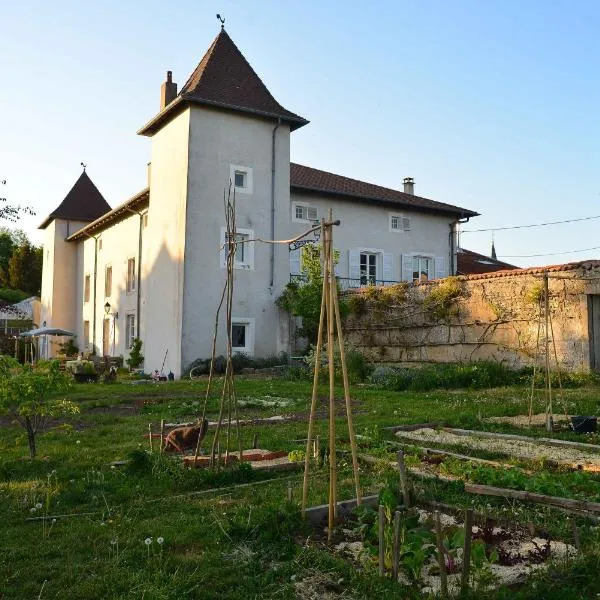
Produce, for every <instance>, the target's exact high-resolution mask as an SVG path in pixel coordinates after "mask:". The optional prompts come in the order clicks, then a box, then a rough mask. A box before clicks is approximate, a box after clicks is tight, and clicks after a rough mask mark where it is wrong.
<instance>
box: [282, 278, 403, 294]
mask: <svg viewBox="0 0 600 600" xmlns="http://www.w3.org/2000/svg"><path fill="white" fill-rule="evenodd" d="M336 279H337V282H338V284H339V286H340V290H341V291H342V292H345V291H348V290H355V289H357V288H361V287H365V286H367V285H373V286H386V285H397V284H399V283H402V281H388V280H385V279H372V278H370V277H366V276H363V277H360V278H358V279H351V278H350V277H336ZM305 281H306V276H305V275H290V282H295V283H302V282H305Z"/></svg>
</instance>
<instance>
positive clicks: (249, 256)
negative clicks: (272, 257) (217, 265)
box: [221, 227, 254, 269]
mask: <svg viewBox="0 0 600 600" xmlns="http://www.w3.org/2000/svg"><path fill="white" fill-rule="evenodd" d="M253 238H254V231H252V230H251V229H238V230H237V231H236V232H235V241H236V247H235V255H234V261H233V267H234V269H254V242H250V241H248V240H251V239H253ZM228 249H229V248H228V246H227V232H226V230H225V227H221V268H222V269H225V268H226V267H227V252H228Z"/></svg>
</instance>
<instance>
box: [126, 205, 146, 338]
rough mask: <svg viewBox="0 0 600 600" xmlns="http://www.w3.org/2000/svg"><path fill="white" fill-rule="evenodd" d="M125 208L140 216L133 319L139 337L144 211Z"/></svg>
mask: <svg viewBox="0 0 600 600" xmlns="http://www.w3.org/2000/svg"><path fill="white" fill-rule="evenodd" d="M127 210H128V211H129V212H131V213H133V214H135V215H137V216H138V217H139V218H140V222H139V228H138V264H137V290H136V292H137V293H136V299H135V301H136V321H135V334H136V335H135V337H137V338H138V339H140V325H141V323H142V313H141V311H142V299H141V294H142V290H141V288H142V230H143V227H142V225H143V219H144V213H141V212H138V211H137V210H133V209H132V208H127Z"/></svg>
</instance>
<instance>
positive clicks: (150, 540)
mask: <svg viewBox="0 0 600 600" xmlns="http://www.w3.org/2000/svg"><path fill="white" fill-rule="evenodd" d="M151 543H152V538H146V539H145V540H144V544H146V546H149V545H150V544H151Z"/></svg>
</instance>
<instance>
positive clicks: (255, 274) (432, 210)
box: [40, 30, 477, 376]
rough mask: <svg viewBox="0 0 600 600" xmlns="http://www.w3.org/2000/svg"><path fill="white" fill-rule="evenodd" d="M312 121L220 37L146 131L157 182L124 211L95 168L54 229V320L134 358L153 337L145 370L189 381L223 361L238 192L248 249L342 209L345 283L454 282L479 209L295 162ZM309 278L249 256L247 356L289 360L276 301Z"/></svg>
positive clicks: (50, 240)
mask: <svg viewBox="0 0 600 600" xmlns="http://www.w3.org/2000/svg"><path fill="white" fill-rule="evenodd" d="M307 123H308V121H307V120H306V119H304V118H302V117H300V116H298V115H296V114H294V113H292V112H290V111H289V110H287V109H285V108H284V107H282V106H281V105H280V104H279V103H278V102H277V101H276V100H275V99H274V98H273V96H271V94H270V93H269V91H268V90H267V88H266V87H265V85H264V84H263V82H262V81H261V80H260V78H259V77H258V76H257V74H256V73H255V72H254V71H253V69H252V67H251V66H250V65H249V64H248V62H247V61H246V59H245V58H244V57H243V56H242V54H241V52H240V51H239V50H238V48H237V47H236V46H235V44H234V43H233V41H232V40H231V38H230V37H229V35H228V34H227V32H226V31H225V30H221V32H220V33H219V35H218V36H217V37H216V38H215V40H214V41H213V43H212V45H211V46H210V48H209V49H208V51H207V53H206V54H205V56H204V57H203V58H202V60H201V61H200V63H199V64H198V66H197V67H196V69H195V70H194V72H193V73H192V75H191V76H190V77H189V79H188V80H187V82H186V83H185V85H184V86H183V88H182V89H181V91H180V92H179V93H178V92H177V85H176V84H175V83H174V82H173V81H172V77H171V73H170V72H169V73H168V74H167V81H166V82H165V83H164V84H163V85H162V88H161V106H160V111H159V113H158V114H157V115H156V116H155V117H154V118H153V119H151V120H150V121H149V122H148V123H146V125H144V126H143V127H142V128H141V129H140V131H139V132H138V133H139V134H140V135H144V136H147V137H149V138H150V142H151V162H150V165H149V169H148V187H147V188H146V189H144V190H142V191H141V192H140V193H138V194H136V195H135V196H134V197H133V198H130V199H129V200H127V201H126V202H124V203H123V204H121V205H120V206H118V207H117V208H114V209H112V210H111V209H110V207H109V206H108V204H107V203H106V201H105V200H104V198H103V197H102V195H101V194H100V192H99V191H98V190H97V189H96V187H95V186H94V184H93V183H92V182H91V180H90V179H89V177H88V175H87V174H86V173H85V172H84V173H83V174H82V175H81V177H80V178H79V180H78V181H77V182H76V184H75V186H74V187H73V189H72V190H71V191H70V192H69V194H68V195H67V197H66V198H65V200H64V201H63V202H62V203H61V204H60V205H59V207H58V208H57V209H56V210H55V211H54V212H53V213H52V214H51V215H50V216H49V217H48V218H47V219H46V220H45V221H44V223H43V224H42V225H41V228H42V229H45V236H46V237H45V242H44V267H43V269H44V270H43V281H42V316H41V317H40V318H41V320H42V321H45V322H46V324H47V325H48V326H53V327H63V328H65V329H70V330H74V331H76V332H77V336H78V343H79V345H80V347H85V348H86V349H88V350H95V351H96V352H97V353H102V354H105V355H127V352H128V349H129V347H130V345H131V341H132V340H133V339H134V338H135V337H140V338H141V339H142V340H143V353H144V355H145V368H146V370H151V369H154V368H159V369H160V368H161V366H162V364H163V361H164V369H165V372H166V371H168V370H172V371H173V372H174V373H175V374H176V375H177V376H179V375H180V374H181V372H182V371H183V370H184V369H185V367H186V366H187V365H188V364H190V363H191V362H192V361H193V360H194V359H196V358H199V357H202V358H206V357H208V356H209V355H210V349H211V343H212V335H213V326H214V316H215V311H216V307H217V304H218V302H219V299H220V294H221V290H222V286H223V282H224V280H225V268H224V261H223V255H222V251H221V250H220V247H221V246H222V244H223V241H224V236H225V222H224V209H223V194H224V191H225V190H226V189H227V187H228V185H229V182H231V183H232V184H233V185H234V187H235V193H236V203H237V214H236V219H237V235H239V236H241V237H246V238H248V239H249V238H255V237H256V238H263V239H289V238H291V237H293V236H294V235H297V234H298V233H300V232H302V231H303V230H305V229H306V228H307V225H310V224H311V223H312V222H313V221H315V220H317V219H319V218H321V217H322V216H325V215H326V212H327V211H328V210H329V209H330V208H331V209H333V212H334V216H335V218H336V219H340V220H341V226H340V227H338V228H337V229H336V231H335V247H336V249H337V250H339V251H340V257H341V258H340V262H339V265H338V267H337V271H338V273H337V274H338V276H339V277H340V280H341V282H342V285H344V286H345V287H348V286H358V285H360V284H365V283H368V282H380V281H383V282H392V281H401V280H407V281H413V280H416V279H423V278H434V277H443V276H446V275H448V274H451V273H453V272H454V271H455V256H456V252H455V230H456V227H457V223H458V222H459V221H461V220H464V219H468V218H470V217H472V216H475V215H476V214H477V213H475V212H473V211H470V210H466V209H463V208H460V207H457V206H451V205H448V204H443V203H441V202H436V201H434V200H429V199H426V198H421V197H419V196H416V195H415V194H414V189H413V187H414V184H413V181H412V179H410V178H407V179H405V182H404V189H403V191H397V190H392V189H387V188H383V187H380V186H376V185H372V184H370V183H366V182H363V181H357V180H355V179H350V178H347V177H342V176H339V175H334V174H332V173H328V172H325V171H320V170H318V169H313V168H311V167H306V166H302V165H297V164H293V163H290V138H291V134H292V133H293V131H294V130H296V129H298V128H299V127H303V126H304V125H306V124H307ZM299 272H300V253H299V251H298V250H291V251H290V249H289V248H288V247H285V246H283V245H266V244H261V243H258V242H251V243H248V244H244V245H240V246H239V247H238V256H237V261H236V272H235V298H234V325H233V327H234V330H233V336H234V344H235V350H236V351H240V352H245V353H248V354H251V355H256V356H266V355H270V354H275V353H279V352H280V351H287V350H289V346H290V339H289V319H288V317H287V315H284V314H280V311H279V309H278V308H277V306H276V304H275V300H276V299H277V298H278V297H279V295H280V294H281V291H282V289H283V288H284V286H285V285H286V284H287V283H288V281H289V280H290V276H294V275H297V274H298V273H299ZM218 350H219V351H220V352H223V351H224V333H223V335H222V336H221V338H220V339H219V348H218ZM51 351H52V350H51Z"/></svg>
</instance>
